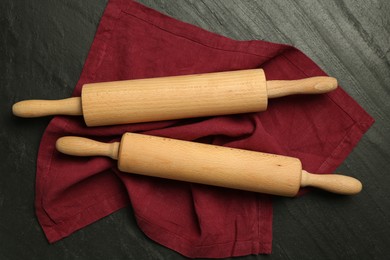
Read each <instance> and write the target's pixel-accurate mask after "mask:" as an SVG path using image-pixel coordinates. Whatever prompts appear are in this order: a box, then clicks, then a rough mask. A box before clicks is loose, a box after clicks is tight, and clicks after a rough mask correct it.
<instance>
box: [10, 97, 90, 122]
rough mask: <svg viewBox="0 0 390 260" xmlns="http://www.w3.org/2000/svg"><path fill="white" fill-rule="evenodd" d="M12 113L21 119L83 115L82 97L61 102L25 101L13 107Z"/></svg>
mask: <svg viewBox="0 0 390 260" xmlns="http://www.w3.org/2000/svg"><path fill="white" fill-rule="evenodd" d="M12 113H13V114H14V115H15V116H19V117H27V118H29V117H41V116H52V115H72V116H79V115H82V114H83V110H82V106H81V98H80V97H71V98H66V99H60V100H24V101H20V102H17V103H15V104H14V105H13V106H12Z"/></svg>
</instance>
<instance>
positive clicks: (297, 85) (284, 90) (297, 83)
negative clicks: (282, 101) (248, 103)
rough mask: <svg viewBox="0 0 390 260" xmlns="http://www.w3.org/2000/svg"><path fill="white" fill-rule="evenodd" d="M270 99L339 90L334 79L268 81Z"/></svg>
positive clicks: (321, 77)
mask: <svg viewBox="0 0 390 260" xmlns="http://www.w3.org/2000/svg"><path fill="white" fill-rule="evenodd" d="M266 84H267V94H268V98H278V97H284V96H288V95H294V94H322V93H327V92H330V91H332V90H334V89H336V88H337V80H336V79H335V78H333V77H325V76H320V77H312V78H305V79H298V80H268V81H267V83H266Z"/></svg>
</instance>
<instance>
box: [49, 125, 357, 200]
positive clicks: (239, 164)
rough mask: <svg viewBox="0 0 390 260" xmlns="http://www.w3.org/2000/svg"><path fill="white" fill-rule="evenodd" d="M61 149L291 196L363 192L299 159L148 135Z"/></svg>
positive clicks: (66, 141)
mask: <svg viewBox="0 0 390 260" xmlns="http://www.w3.org/2000/svg"><path fill="white" fill-rule="evenodd" d="M56 148H57V150H58V151H60V152H62V153H65V154H69V155H76V156H109V157H111V158H113V159H118V168H119V170H121V171H123V172H128V173H134V174H141V175H146V176H152V177H159V178H166V179H172V180H179V181H186V182H193V183H201V184H207V185H213V186H219V187H226V188H232V189H240V190H246V191H253V192H260V193H267V194H273V195H280V196H287V197H292V196H295V195H296V194H297V192H298V190H299V188H300V187H306V186H313V187H317V188H321V189H324V190H327V191H329V192H333V193H338V194H344V195H353V194H357V193H359V192H360V191H361V188H362V185H361V183H360V182H359V181H358V180H356V179H354V178H352V177H348V176H342V175H334V174H326V175H318V174H311V173H308V172H306V171H304V170H302V165H301V162H300V160H299V159H297V158H293V157H288V156H281V155H275V154H269V153H260V152H254V151H248V150H242V149H234V148H228V147H223V146H215V145H209V144H202V143H195V142H188V141H181V140H176V139H170V138H163V137H156V136H150V135H143V134H135V133H126V134H124V135H123V136H122V140H121V143H120V145H119V143H117V142H115V143H100V142H96V141H93V140H89V139H86V138H81V137H62V138H60V139H58V141H57V143H56ZM118 149H119V150H118Z"/></svg>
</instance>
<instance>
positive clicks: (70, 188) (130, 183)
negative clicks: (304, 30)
mask: <svg viewBox="0 0 390 260" xmlns="http://www.w3.org/2000/svg"><path fill="white" fill-rule="evenodd" d="M259 67H262V68H264V70H265V72H266V76H267V78H268V79H299V78H304V77H311V76H318V75H326V74H325V73H324V72H323V71H322V70H321V69H320V68H319V67H318V66H317V65H316V64H314V62H313V61H311V60H310V59H309V58H308V57H306V56H305V55H304V54H303V53H301V52H300V51H299V50H297V49H295V48H293V47H291V46H286V45H280V44H274V43H269V42H264V41H234V40H231V39H228V38H226V37H222V36H219V35H216V34H213V33H210V32H207V31H205V30H203V29H200V28H197V27H195V26H193V25H189V24H186V23H183V22H180V21H177V20H175V19H173V18H170V17H167V16H165V15H163V14H161V13H158V12H156V11H154V10H152V9H149V8H147V7H145V6H142V5H140V4H138V3H135V2H130V1H125V0H111V1H109V3H108V5H107V8H106V10H105V12H104V15H103V17H102V19H101V22H100V25H99V28H98V31H97V33H96V36H95V40H94V42H93V45H92V47H91V50H90V52H89V55H88V58H87V61H86V63H85V66H84V69H83V72H82V75H81V78H80V80H79V82H78V84H77V86H76V88H75V90H74V93H73V94H74V95H75V96H78V95H80V91H81V88H82V85H83V84H84V83H89V82H100V81H112V80H124V79H136V78H150V77H157V76H169V75H182V74H193V73H203V72H215V71H227V70H238V69H250V68H259ZM372 123H373V119H372V118H371V117H370V116H369V115H368V114H367V113H366V112H365V111H364V110H363V109H362V108H361V107H360V106H359V105H358V104H357V103H356V102H355V101H354V100H352V98H351V97H349V96H348V95H347V94H346V93H345V92H344V91H343V90H342V89H340V88H339V89H338V90H336V91H334V92H332V93H330V94H327V95H317V96H312V95H311V96H305V95H301V96H291V97H286V98H280V99H277V100H272V101H270V104H269V109H268V111H266V112H263V113H253V114H243V115H232V116H219V117H210V118H197V119H184V120H174V121H165V122H153V123H142V124H132V125H122V126H108V127H95V128H87V127H86V126H85V124H84V121H83V119H82V118H81V117H55V118H54V119H53V120H52V121H51V122H50V124H49V126H48V127H47V129H46V131H45V133H44V135H43V138H42V141H41V146H40V150H39V155H38V163H37V164H38V166H37V178H36V181H37V184H36V201H35V206H36V213H37V216H38V219H39V222H40V224H41V226H42V228H43V230H44V232H45V234H46V236H47V238H48V240H49V241H50V242H55V241H57V240H59V239H61V238H63V237H66V236H68V235H70V234H71V233H73V232H74V231H76V230H78V229H81V228H82V227H84V226H86V225H88V224H91V223H93V222H94V221H96V220H98V219H100V218H102V217H104V216H107V215H108V214H110V213H112V212H114V211H116V210H118V209H120V208H123V207H125V206H128V205H129V204H131V205H132V207H133V208H134V213H135V216H136V219H137V223H138V225H139V227H140V228H141V229H142V230H143V232H145V234H146V235H147V236H149V237H150V238H151V239H153V240H155V241H157V242H158V243H160V244H162V245H165V246H167V247H169V248H171V249H173V250H176V251H178V252H180V253H181V254H183V255H186V256H189V257H229V256H239V255H247V254H259V253H266V254H267V253H270V252H271V244H272V205H271V197H270V196H267V195H262V194H256V193H251V192H243V191H237V190H231V189H224V188H216V187H210V186H204V185H198V184H190V183H184V182H178V181H170V180H164V179H154V178H151V177H144V176H137V175H131V174H125V173H121V172H119V171H118V169H117V167H116V161H113V160H111V159H109V158H103V157H94V158H92V157H91V158H79V157H72V156H67V155H63V154H60V153H58V152H57V151H55V148H54V144H55V141H56V140H57V138H59V137H61V136H64V135H77V136H86V137H90V138H93V139H96V140H101V141H114V140H119V138H120V136H121V135H122V134H123V133H125V132H127V131H129V132H141V133H145V134H150V135H158V136H166V137H172V138H176V139H184V140H194V141H199V142H209V143H213V144H217V145H226V146H231V147H238V148H243V149H250V150H256V151H264V152H272V153H278V154H285V155H290V156H295V157H298V158H300V159H301V160H302V162H303V166H304V168H305V169H306V170H308V171H312V172H319V173H324V172H332V171H334V170H335V169H336V167H338V166H339V165H340V164H341V163H342V161H343V160H344V159H345V157H346V156H347V155H348V154H349V153H350V151H351V150H352V148H353V147H354V146H355V145H356V143H357V142H358V140H359V139H360V138H361V136H362V135H363V133H364V132H365V131H366V130H367V129H368V128H369V127H370V125H371V124H372ZM211 174H212V173H211Z"/></svg>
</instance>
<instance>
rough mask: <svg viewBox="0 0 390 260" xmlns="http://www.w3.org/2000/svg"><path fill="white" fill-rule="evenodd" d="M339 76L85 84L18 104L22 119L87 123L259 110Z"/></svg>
mask: <svg viewBox="0 0 390 260" xmlns="http://www.w3.org/2000/svg"><path fill="white" fill-rule="evenodd" d="M336 87H337V80H336V79H334V78H331V77H313V78H306V79H300V80H274V81H266V78H265V74H264V71H263V70H262V69H251V70H239V71H226V72H216V73H204V74H195V75H185V76H173V77H159V78H149V79H137V80H125V81H112V82H101V83H91V84H85V85H84V86H83V89H82V93H81V100H80V98H78V97H73V98H68V99H63V100H25V101H21V102H18V103H16V104H14V106H13V113H14V115H17V116H20V117H39V116H47V115H56V114H60V115H81V114H83V115H84V120H85V123H86V124H87V125H88V126H103V125H117V124H128V123H140V122H150V121H161V120H171V119H182V118H192V117H203V116H218V115H228V114H240V113H249V112H259V111H264V110H266V109H267V103H268V98H276V97H282V96H287V95H294V94H321V93H326V92H329V91H332V90H334V89H335V88H336Z"/></svg>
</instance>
